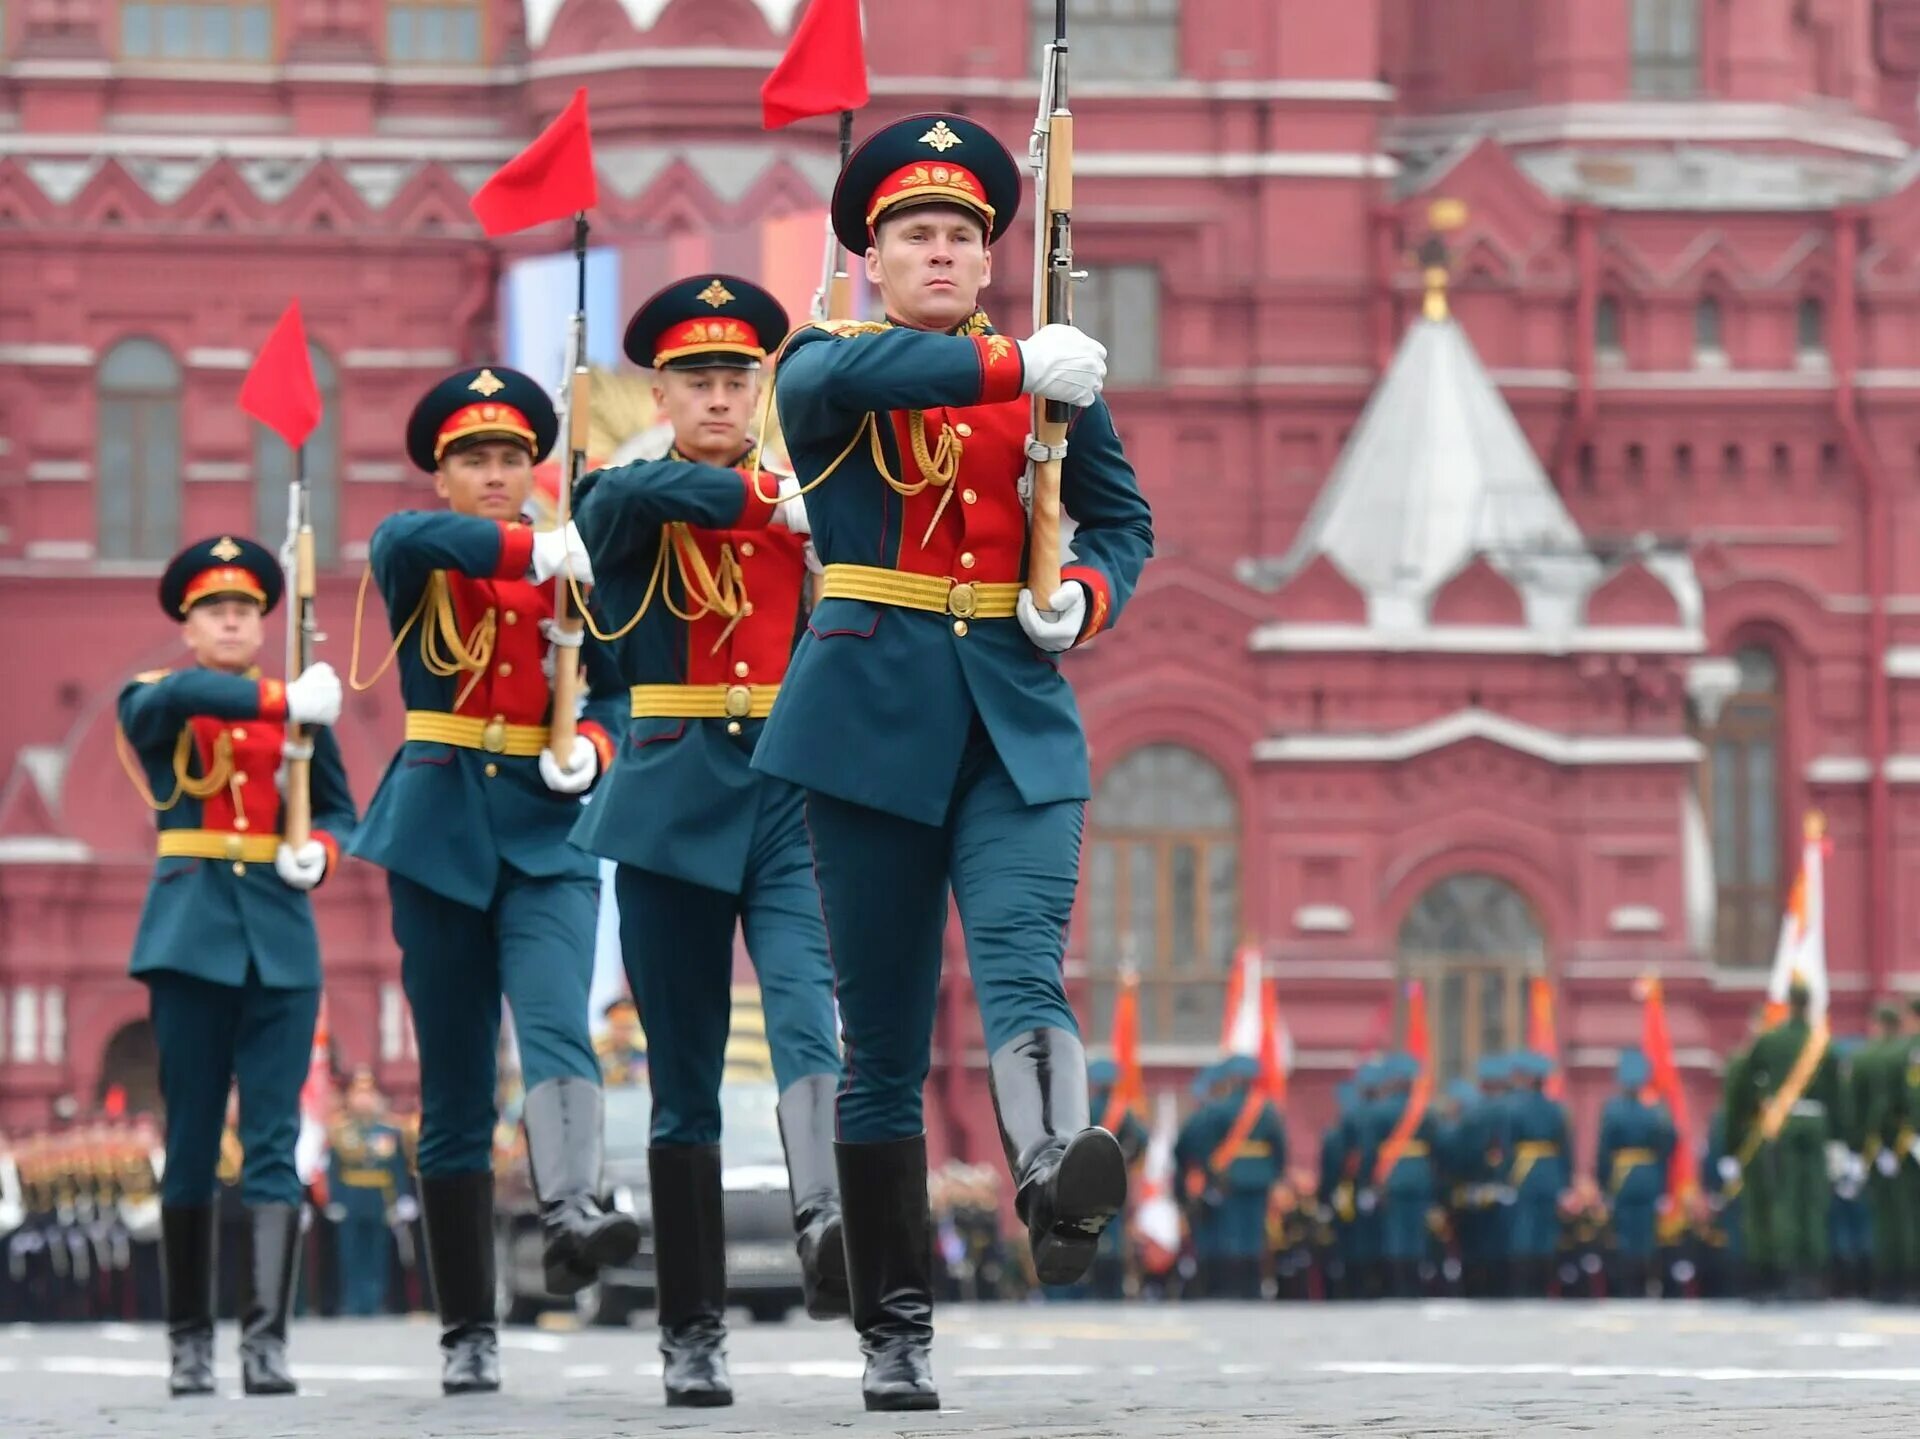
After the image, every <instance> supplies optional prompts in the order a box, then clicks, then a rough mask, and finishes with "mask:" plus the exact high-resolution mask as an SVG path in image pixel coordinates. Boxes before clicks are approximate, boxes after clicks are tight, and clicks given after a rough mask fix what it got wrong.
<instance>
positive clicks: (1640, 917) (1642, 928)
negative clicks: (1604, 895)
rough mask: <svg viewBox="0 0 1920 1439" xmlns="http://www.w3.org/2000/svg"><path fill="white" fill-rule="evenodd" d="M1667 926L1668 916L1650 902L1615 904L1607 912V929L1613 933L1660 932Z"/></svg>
mask: <svg viewBox="0 0 1920 1439" xmlns="http://www.w3.org/2000/svg"><path fill="white" fill-rule="evenodd" d="M1666 927H1667V917H1666V916H1665V915H1663V914H1662V913H1660V911H1659V910H1657V909H1655V908H1654V907H1653V906H1652V905H1650V904H1620V905H1615V906H1614V907H1613V909H1612V910H1610V911H1609V912H1608V914H1607V929H1608V931H1609V932H1611V933H1613V934H1659V933H1660V932H1661V931H1662V930H1664V929H1665V928H1666Z"/></svg>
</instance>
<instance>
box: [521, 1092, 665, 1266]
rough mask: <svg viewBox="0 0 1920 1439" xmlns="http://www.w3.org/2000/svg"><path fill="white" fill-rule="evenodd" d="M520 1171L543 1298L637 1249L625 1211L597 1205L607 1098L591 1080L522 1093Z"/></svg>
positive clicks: (635, 1227)
mask: <svg viewBox="0 0 1920 1439" xmlns="http://www.w3.org/2000/svg"><path fill="white" fill-rule="evenodd" d="M521 1113H522V1118H523V1121H524V1123H525V1124H526V1128H527V1167H528V1168H529V1170H531V1171H532V1174H533V1190H534V1193H535V1194H536V1195H537V1196H538V1197H539V1200H540V1228H541V1229H542V1231H543V1232H544V1233H545V1234H546V1239H547V1244H546V1251H545V1254H544V1255H543V1259H544V1262H545V1266H546V1282H547V1292H548V1293H549V1294H562V1295H565V1294H577V1293H579V1292H580V1291H581V1290H582V1289H585V1288H586V1287H587V1286H588V1285H589V1284H591V1283H593V1281H594V1280H595V1279H597V1278H598V1277H599V1275H600V1269H601V1267H602V1266H603V1265H608V1264H625V1263H626V1262H627V1261H628V1260H629V1259H631V1258H633V1256H634V1252H635V1251H636V1250H637V1249H638V1248H639V1247H640V1224H639V1221H637V1220H636V1219H634V1217H633V1216H632V1215H630V1214H621V1213H619V1212H618V1211H615V1212H613V1213H609V1212H607V1211H606V1210H604V1209H602V1208H601V1207H600V1201H599V1198H598V1196H599V1192H600V1164H601V1158H602V1153H603V1148H604V1137H603V1134H602V1129H603V1127H604V1125H605V1122H606V1096H605V1095H604V1094H602V1093H601V1090H600V1086H599V1085H597V1084H595V1083H594V1082H593V1081H592V1080H590V1079H575V1078H567V1079H549V1080H547V1081H546V1082H545V1083H544V1084H539V1085H535V1086H534V1088H533V1089H532V1090H531V1091H529V1093H528V1094H527V1100H526V1106H525V1108H524V1109H523V1110H522V1111H521Z"/></svg>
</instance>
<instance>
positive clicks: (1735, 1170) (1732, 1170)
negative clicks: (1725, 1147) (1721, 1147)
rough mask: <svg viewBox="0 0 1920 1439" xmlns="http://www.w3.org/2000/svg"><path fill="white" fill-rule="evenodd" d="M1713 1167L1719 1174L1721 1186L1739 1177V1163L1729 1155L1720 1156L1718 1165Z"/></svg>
mask: <svg viewBox="0 0 1920 1439" xmlns="http://www.w3.org/2000/svg"><path fill="white" fill-rule="evenodd" d="M1714 1167H1715V1168H1716V1169H1717V1170H1718V1171H1719V1172H1720V1182H1721V1183H1722V1184H1731V1183H1733V1181H1734V1180H1736V1179H1738V1178H1739V1177H1740V1161H1739V1160H1737V1159H1735V1158H1734V1157H1733V1156H1732V1155H1731V1154H1723V1155H1721V1156H1720V1162H1719V1164H1717V1165H1715V1166H1714Z"/></svg>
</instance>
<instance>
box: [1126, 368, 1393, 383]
mask: <svg viewBox="0 0 1920 1439" xmlns="http://www.w3.org/2000/svg"><path fill="white" fill-rule="evenodd" d="M1163 378H1164V380H1165V382H1166V383H1167V384H1168V385H1170V386H1173V387H1176V388H1177V387H1179V386H1181V385H1197V386H1201V387H1204V388H1207V389H1225V388H1227V387H1228V386H1232V385H1297V386H1307V385H1355V386H1362V387H1364V386H1368V385H1371V384H1372V383H1373V382H1374V381H1375V380H1376V379H1377V378H1379V377H1378V375H1377V373H1376V372H1375V371H1373V370H1370V369H1368V368H1367V367H1366V366H1365V365H1240V366H1232V365H1186V366H1176V367H1175V368H1173V369H1170V370H1167V371H1165V372H1164V374H1163Z"/></svg>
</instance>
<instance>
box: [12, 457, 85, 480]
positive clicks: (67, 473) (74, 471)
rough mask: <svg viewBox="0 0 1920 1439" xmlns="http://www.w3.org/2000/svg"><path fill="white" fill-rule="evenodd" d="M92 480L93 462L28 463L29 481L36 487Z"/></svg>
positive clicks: (43, 461)
mask: <svg viewBox="0 0 1920 1439" xmlns="http://www.w3.org/2000/svg"><path fill="white" fill-rule="evenodd" d="M92 478H93V461H91V460H28V461H27V479H28V481H29V482H31V483H33V484H36V485H43V484H75V483H84V482H85V481H87V480H90V479H92Z"/></svg>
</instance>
